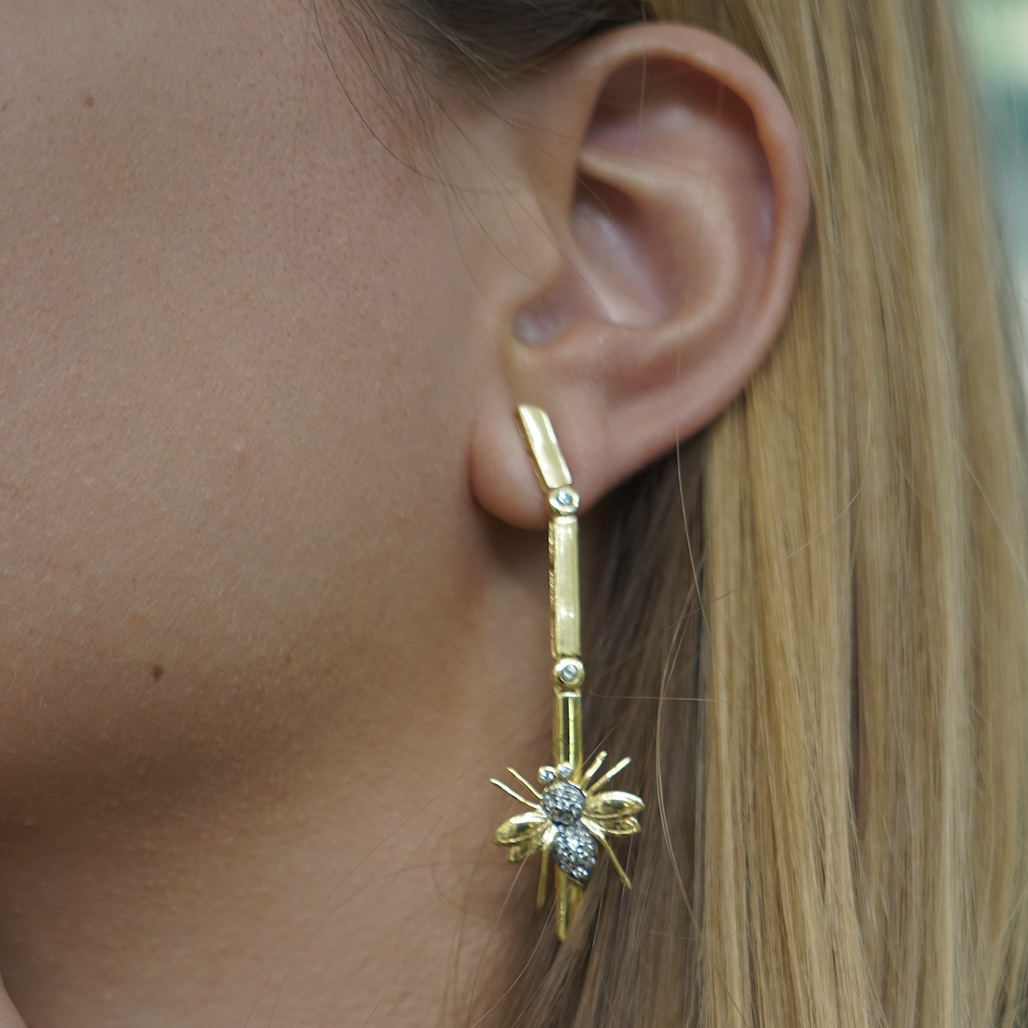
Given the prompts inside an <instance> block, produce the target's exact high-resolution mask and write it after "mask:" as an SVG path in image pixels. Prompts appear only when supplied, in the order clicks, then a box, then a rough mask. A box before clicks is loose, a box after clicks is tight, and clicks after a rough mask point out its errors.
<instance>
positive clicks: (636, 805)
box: [585, 792, 643, 831]
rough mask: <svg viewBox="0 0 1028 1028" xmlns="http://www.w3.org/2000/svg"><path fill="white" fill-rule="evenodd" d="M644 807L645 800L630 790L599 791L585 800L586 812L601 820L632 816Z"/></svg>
mask: <svg viewBox="0 0 1028 1028" xmlns="http://www.w3.org/2000/svg"><path fill="white" fill-rule="evenodd" d="M642 809H643V801H642V800H641V799H639V797H638V796H633V795H632V793H630V792H598V793H596V794H595V795H594V796H588V797H586V801H585V812H586V813H587V814H588V815H589V816H590V817H594V818H597V819H598V820H600V821H605V820H607V819H608V818H615V819H619V818H624V817H630V816H631V815H633V814H638V813H639V811H641V810H642ZM604 828H606V825H604ZM607 831H610V829H607Z"/></svg>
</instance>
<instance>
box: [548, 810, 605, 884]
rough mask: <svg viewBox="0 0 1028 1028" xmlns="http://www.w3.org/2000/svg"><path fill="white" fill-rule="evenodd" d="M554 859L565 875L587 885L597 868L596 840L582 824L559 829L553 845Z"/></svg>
mask: <svg viewBox="0 0 1028 1028" xmlns="http://www.w3.org/2000/svg"><path fill="white" fill-rule="evenodd" d="M553 859H554V861H555V862H556V864H557V867H559V868H560V869H561V871H563V872H564V874H566V875H567V876H568V877H569V878H572V879H574V880H575V881H576V882H578V884H579V885H585V883H586V882H587V881H589V875H591V874H592V871H593V868H594V867H595V866H596V840H595V839H593V837H592V836H591V835H590V834H589V831H588V829H587V828H585V826H584V825H582V824H579V823H575V824H572V825H568V826H567V827H559V828H558V829H557V838H556V840H555V841H554V843H553Z"/></svg>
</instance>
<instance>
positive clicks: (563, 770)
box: [557, 764, 575, 782]
mask: <svg viewBox="0 0 1028 1028" xmlns="http://www.w3.org/2000/svg"><path fill="white" fill-rule="evenodd" d="M574 773H575V769H574V768H573V767H572V766H571V765H570V764H558V765H557V777H558V778H562V779H563V780H564V781H565V782H566V781H567V780H568V779H569V778H570V777H571V776H572V775H573V774H574Z"/></svg>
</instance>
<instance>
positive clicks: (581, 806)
mask: <svg viewBox="0 0 1028 1028" xmlns="http://www.w3.org/2000/svg"><path fill="white" fill-rule="evenodd" d="M542 808H543V810H544V811H545V812H546V816H547V817H548V818H549V819H550V820H551V821H552V822H553V823H554V824H555V825H570V824H573V823H574V822H575V821H577V820H578V819H579V818H580V817H581V816H582V811H583V810H585V793H584V792H582V790H581V789H579V788H578V786H577V785H572V784H571V783H570V782H558V783H557V784H556V785H551V786H550V787H549V789H547V790H546V792H544V793H543V798H542Z"/></svg>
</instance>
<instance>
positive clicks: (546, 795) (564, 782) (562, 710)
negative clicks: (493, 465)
mask: <svg viewBox="0 0 1028 1028" xmlns="http://www.w3.org/2000/svg"><path fill="white" fill-rule="evenodd" d="M518 425H519V427H520V428H521V435H522V438H523V439H524V441H525V446H526V448H527V449H528V453H529V456H530V457H531V459H532V466H533V467H534V469H535V473H536V477H537V478H538V480H539V484H540V486H541V487H542V490H543V494H544V496H545V497H546V503H547V508H548V510H549V515H550V528H549V540H550V650H551V653H552V656H553V660H554V664H553V682H554V711H553V764H552V765H546V766H544V767H541V768H539V774H538V778H539V786H540V788H539V789H537V788H536V787H535V786H534V785H532V783H531V782H530V781H529V780H528V779H527V778H525V777H524V776H523V775H520V774H518V772H517V771H515V770H514V769H513V768H512V767H509V768H507V770H508V771H509V772H510V773H511V774H512V775H513V776H514V778H515V779H517V781H518V782H520V784H521V785H523V786H524V787H525V789H527V790H528V792H529V794H530V795H531V799H526V798H525V797H524V796H521V795H520V794H519V793H517V792H516V791H515V790H514V789H512V788H510V786H508V785H505V784H504V783H503V782H500V781H497V779H495V778H492V779H490V781H491V782H492V783H493V785H497V786H499V787H500V788H501V789H503V791H504V792H506V793H508V794H509V795H511V796H513V797H514V799H516V800H517V801H518V802H519V803H523V804H524V805H525V806H526V807H528V810H527V811H526V812H525V813H523V814H516V815H515V816H514V817H512V818H510V819H509V820H507V821H504V822H503V824H502V825H500V827H499V828H497V829H496V834H495V835H494V836H493V841H494V842H495V843H496V845H497V846H506V847H508V849H507V860H508V861H509V862H510V863H512V864H518V863H520V862H521V861H523V860H527V859H528V858H529V857H531V856H533V855H534V854H535V853H540V852H541V854H542V867H541V868H540V871H539V890H538V893H537V894H536V904H537V906H538V907H540V908H542V907H543V905H544V904H545V903H546V893H547V883H548V880H549V870H550V859H551V857H552V859H553V863H554V865H555V866H554V875H555V878H556V891H557V909H556V920H557V938H558V939H560V940H561V942H563V941H564V938H565V936H566V935H567V931H568V927H569V925H570V924H571V922H572V921H573V920H574V917H575V913H576V911H577V910H578V905H579V903H580V902H581V899H582V893H583V891H584V889H585V886H586V883H587V882H588V881H589V878H590V876H591V875H592V872H593V868H594V867H595V866H596V858H597V849H596V844H597V843H599V845H600V846H601V847H602V848H603V850H605V851H606V854H607V856H608V857H609V858H610V861H611V863H612V864H613V865H614V870H615V871H617V873H618V876H619V877H620V878H621V881H622V882H623V883H624V885H625V888H627V889H631V887H632V883H631V882H630V881H629V880H628V875H626V874H625V871H624V868H622V866H621V864H620V863H619V862H618V859H617V857H616V856H614V851H613V850H612V849H611V848H610V843H609V841H608V839H607V836H609V835H635V834H637V833H638V832H641V831H642V825H640V823H639V818H638V817H637V816H636V815H637V814H639V812H640V811H641V810H642V809H643V801H642V800H641V799H640V798H639V797H638V796H633V795H632V793H630V792H617V791H613V790H609V789H605V786H606V785H607V784H608V783H609V782H610V780H611V779H612V778H613V777H614V776H615V775H616V774H617V773H618V772H619V771H621V770H622V769H623V768H624V767H625V766H626V765H627V764H628V763H629V762H630V760H631V758H630V757H625V758H623V759H622V760H619V761H618V762H617V763H616V764H615V765H614V766H613V767H611V768H610V769H609V770H608V771H606V772H605V773H604V774H602V775H600V777H599V778H597V777H596V776H597V774H599V770H600V768H601V767H602V765H603V762H604V760H606V758H607V754H606V753H605V752H604V753H598V754H596V756H595V758H594V759H593V760H592V761H590V763H589V765H588V767H586V766H585V764H584V763H583V756H582V684H583V682H584V681H585V665H584V664H583V663H582V644H581V610H580V600H579V587H578V502H579V498H578V493H576V492H575V490H574V489H573V488H572V485H571V472H570V471H569V470H568V466H567V462H566V461H565V460H564V455H563V453H561V449H560V445H559V444H558V443H557V437H556V435H555V434H554V431H553V425H552V423H551V422H550V418H549V415H548V414H547V413H546V411H544V410H542V409H540V408H539V407H532V406H529V405H527V404H524V405H522V406H520V407H518Z"/></svg>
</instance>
